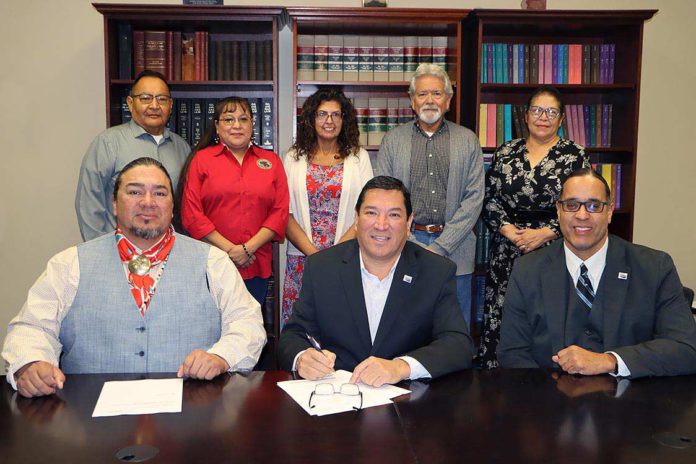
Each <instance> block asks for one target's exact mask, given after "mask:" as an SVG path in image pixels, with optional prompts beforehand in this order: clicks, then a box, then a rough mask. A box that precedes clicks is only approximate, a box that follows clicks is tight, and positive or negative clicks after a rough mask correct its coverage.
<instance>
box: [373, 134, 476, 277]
mask: <svg viewBox="0 0 696 464" xmlns="http://www.w3.org/2000/svg"><path fill="white" fill-rule="evenodd" d="M413 124H414V123H412V122H409V123H407V124H402V125H400V126H398V127H396V128H394V129H392V130H390V131H389V132H387V134H386V135H385V136H384V139H383V140H382V145H381V146H380V148H379V154H378V155H377V161H376V163H375V175H377V176H392V177H396V178H397V179H400V180H401V181H402V182H403V183H404V184H405V185H406V187H407V188H409V189H410V188H411V186H410V183H411V137H412V131H413ZM445 124H447V126H448V129H449V132H450V164H449V176H448V178H447V208H446V211H445V215H446V220H445V229H444V231H443V232H442V234H441V235H440V236H439V237H438V238H437V239H436V240H435V242H433V244H432V245H430V246H431V247H432V249H433V250H434V251H435V252H436V253H437V254H439V255H442V256H445V257H447V258H449V259H451V260H452V261H454V262H455V264H456V265H457V275H462V274H471V273H472V272H473V271H474V258H475V255H476V235H475V233H474V230H473V229H474V226H475V225H476V220H477V219H478V217H479V214H480V213H481V206H482V204H483V190H484V173H483V155H482V153H481V146H480V145H479V141H478V138H477V137H476V135H475V134H474V133H473V132H471V131H470V130H469V129H467V128H466V127H462V126H459V125H457V124H454V123H453V122H450V121H445Z"/></svg>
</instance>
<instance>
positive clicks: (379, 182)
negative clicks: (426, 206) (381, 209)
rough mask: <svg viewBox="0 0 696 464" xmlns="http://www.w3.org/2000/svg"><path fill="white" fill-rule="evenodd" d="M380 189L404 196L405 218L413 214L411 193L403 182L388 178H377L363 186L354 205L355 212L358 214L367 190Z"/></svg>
mask: <svg viewBox="0 0 696 464" xmlns="http://www.w3.org/2000/svg"><path fill="white" fill-rule="evenodd" d="M374 189H380V190H398V191H400V192H401V193H402V194H403V196H404V206H405V207H406V216H407V217H411V213H412V212H413V207H412V205H411V192H409V190H408V189H407V188H406V186H405V185H404V183H403V182H401V181H400V180H399V179H397V178H395V177H389V176H377V177H373V178H372V179H370V180H368V181H367V183H366V184H365V186H364V187H363V188H362V190H361V191H360V195H359V196H358V201H357V203H356V204H355V211H356V212H358V213H360V206H362V204H363V201H364V200H365V194H366V193H367V192H368V191H369V190H374Z"/></svg>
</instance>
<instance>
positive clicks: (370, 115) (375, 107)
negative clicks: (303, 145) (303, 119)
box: [297, 97, 414, 146]
mask: <svg viewBox="0 0 696 464" xmlns="http://www.w3.org/2000/svg"><path fill="white" fill-rule="evenodd" d="M306 100H307V99H306V98H305V97H298V98H297V115H298V116H299V115H301V114H302V105H304V102H305V101H306ZM350 100H351V101H352V102H353V106H354V107H355V112H356V113H357V120H358V129H359V130H360V145H365V146H377V145H379V144H380V143H382V138H383V137H384V134H386V133H387V132H388V131H390V130H391V129H393V128H395V127H396V126H398V125H399V124H405V123H407V122H409V121H413V118H414V114H413V110H412V109H411V100H409V99H408V98H360V97H358V98H351V99H350Z"/></svg>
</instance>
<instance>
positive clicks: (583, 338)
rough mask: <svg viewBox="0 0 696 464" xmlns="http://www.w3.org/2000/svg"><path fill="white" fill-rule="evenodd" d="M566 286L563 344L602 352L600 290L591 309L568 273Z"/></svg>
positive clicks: (602, 325)
mask: <svg viewBox="0 0 696 464" xmlns="http://www.w3.org/2000/svg"><path fill="white" fill-rule="evenodd" d="M568 288H569V289H570V291H569V292H568V313H567V315H566V334H565V341H566V344H565V346H570V345H577V346H579V347H580V348H584V349H586V350H589V351H593V352H595V353H603V352H604V336H603V333H604V330H603V329H604V323H603V318H602V304H601V303H602V302H601V294H600V292H597V293H596V295H595V299H594V303H593V304H592V309H589V308H588V307H587V305H585V303H583V302H582V300H581V299H580V297H579V296H578V294H577V292H576V291H575V285H573V279H572V278H571V277H570V274H568Z"/></svg>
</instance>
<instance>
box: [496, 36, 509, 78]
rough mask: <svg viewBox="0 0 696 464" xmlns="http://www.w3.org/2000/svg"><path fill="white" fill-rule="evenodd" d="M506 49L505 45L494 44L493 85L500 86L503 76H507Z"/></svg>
mask: <svg viewBox="0 0 696 464" xmlns="http://www.w3.org/2000/svg"><path fill="white" fill-rule="evenodd" d="M505 68H507V47H506V46H505V44H495V74H496V76H495V83H496V84H502V83H504V82H505V81H504V80H503V76H504V75H507V69H505Z"/></svg>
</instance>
